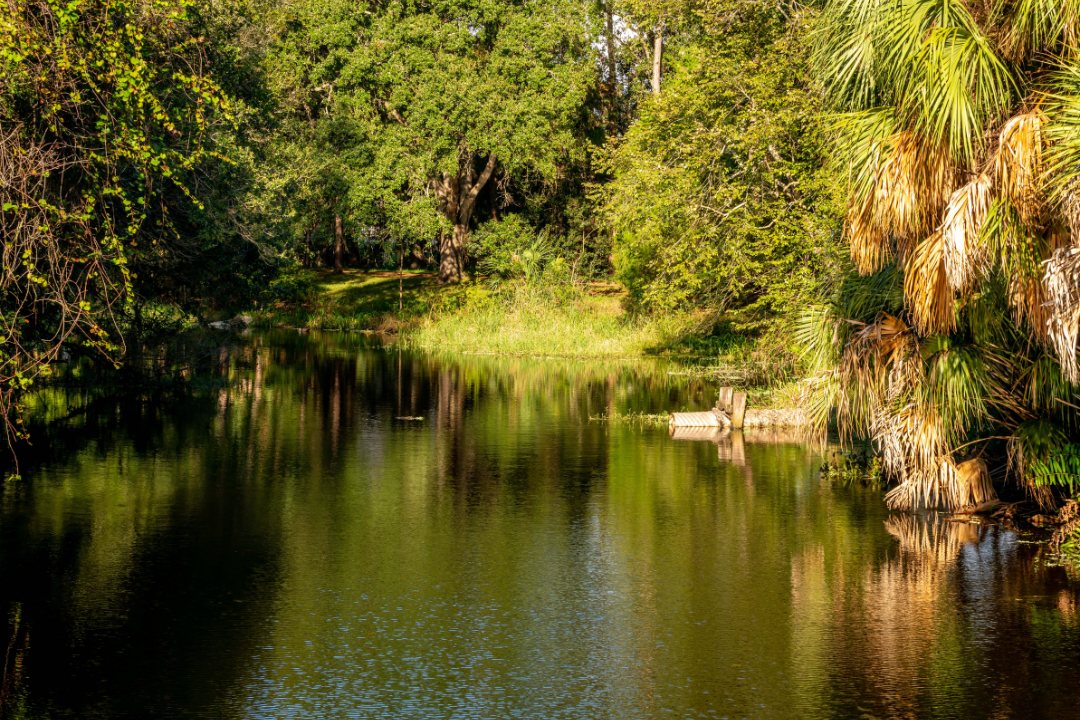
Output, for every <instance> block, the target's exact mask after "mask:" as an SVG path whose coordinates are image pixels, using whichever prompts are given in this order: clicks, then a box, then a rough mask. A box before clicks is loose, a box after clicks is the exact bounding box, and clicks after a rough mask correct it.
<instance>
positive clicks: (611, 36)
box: [604, 0, 619, 136]
mask: <svg viewBox="0 0 1080 720" xmlns="http://www.w3.org/2000/svg"><path fill="white" fill-rule="evenodd" d="M604 14H605V15H607V61H608V83H609V84H610V92H611V97H609V98H608V134H609V135H612V136H614V135H616V134H618V131H619V100H618V97H619V80H618V76H617V74H616V71H615V18H614V13H613V12H612V10H611V0H608V1H607V2H606V3H604Z"/></svg>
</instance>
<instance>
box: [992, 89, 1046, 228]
mask: <svg viewBox="0 0 1080 720" xmlns="http://www.w3.org/2000/svg"><path fill="white" fill-rule="evenodd" d="M1047 122H1048V118H1047V117H1046V115H1045V114H1043V113H1042V112H1040V111H1039V110H1034V111H1032V112H1029V113H1023V114H1021V115H1017V116H1015V117H1013V118H1011V119H1010V120H1009V121H1008V122H1007V123H1005V126H1004V127H1003V128H1002V129H1001V133H1000V135H999V143H998V151H997V155H996V157H995V158H994V163H993V169H994V180H995V184H996V185H997V191H998V193H999V194H1000V195H1001V196H1002V197H1004V198H1007V199H1008V200H1009V202H1010V203H1011V204H1012V206H1013V207H1014V208H1015V209H1016V210H1017V212H1018V213H1019V215H1020V218H1021V220H1022V221H1023V222H1024V224H1025V225H1027V226H1028V227H1034V226H1036V225H1038V224H1040V223H1041V221H1042V220H1043V219H1044V218H1045V215H1046V203H1045V200H1044V196H1043V194H1042V192H1041V191H1040V187H1039V185H1040V182H1041V178H1042V170H1043V150H1044V149H1045V148H1044V139H1043V126H1044V125H1045V124H1046V123H1047Z"/></svg>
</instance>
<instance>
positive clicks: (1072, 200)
mask: <svg viewBox="0 0 1080 720" xmlns="http://www.w3.org/2000/svg"><path fill="white" fill-rule="evenodd" d="M1078 28H1080V5H1078V4H1077V3H1075V2H1044V1H1041V0H1030V1H1029V0H1023V1H1019V2H1010V1H1006V0H998V1H997V2H991V3H988V4H986V5H980V6H975V5H966V4H960V3H955V2H951V1H949V0H920V1H918V2H909V1H907V0H905V1H904V2H891V1H885V2H883V1H881V0H836V1H834V2H832V3H830V4H829V6H828V7H827V9H826V11H825V14H824V16H823V18H822V21H821V23H820V26H819V31H818V58H817V67H818V72H819V75H820V76H821V77H822V78H823V80H824V82H825V83H826V86H827V100H828V102H829V103H830V104H831V109H832V110H833V111H834V112H835V113H836V114H835V132H834V139H835V154H836V158H837V159H838V162H837V166H838V170H840V171H842V172H844V173H845V174H846V175H847V177H848V179H849V190H848V207H847V219H846V225H845V234H846V237H847V240H848V243H849V245H850V250H851V262H852V265H853V267H852V270H851V273H850V274H849V275H848V276H847V277H845V278H843V279H842V280H841V281H839V283H838V284H837V287H836V288H835V291H834V293H833V297H832V299H831V302H829V303H828V304H827V305H824V306H822V307H820V308H817V309H816V310H814V311H813V312H811V313H809V314H808V316H807V320H806V323H805V324H804V326H803V332H804V340H805V342H806V343H807V344H808V345H809V346H810V347H811V348H812V350H813V353H814V358H815V361H816V364H817V365H818V367H819V368H820V369H821V371H822V372H821V374H820V375H819V376H818V378H817V380H816V390H817V400H818V402H819V405H818V421H819V422H821V423H825V422H826V421H827V420H828V418H829V417H830V415H829V413H830V411H831V410H835V412H836V415H837V416H838V418H839V420H840V424H841V427H842V428H843V429H844V430H845V431H848V432H855V433H869V434H871V435H872V436H873V437H874V438H875V439H876V440H877V441H878V443H879V444H880V446H881V447H882V449H883V452H884V464H885V467H886V469H887V470H888V471H890V473H891V474H892V475H893V477H895V478H896V479H898V480H899V481H900V484H899V486H898V487H897V488H896V489H895V490H893V491H892V492H891V493H890V495H889V496H888V498H887V499H888V500H889V502H890V503H891V504H892V505H894V506H897V507H902V508H914V507H917V506H920V505H923V504H929V505H934V504H945V505H946V506H949V507H954V508H955V507H960V506H968V505H979V504H981V503H983V502H985V501H987V500H990V499H992V498H993V496H994V490H993V487H992V485H991V484H990V479H989V474H988V470H989V468H988V465H987V463H986V462H985V461H984V460H983V459H982V458H981V457H980V456H981V455H983V454H984V451H985V450H986V448H988V447H990V445H989V444H990V443H993V442H1001V441H1002V440H1007V443H1008V453H1009V459H1010V468H1011V470H1012V471H1013V474H1014V475H1015V476H1016V477H1018V478H1020V479H1021V480H1022V481H1023V482H1024V484H1025V486H1026V487H1027V489H1028V490H1029V492H1030V493H1031V494H1032V496H1033V497H1034V498H1035V499H1037V500H1038V501H1039V502H1040V503H1043V504H1044V505H1049V504H1050V503H1051V502H1052V500H1053V495H1052V492H1051V488H1052V487H1054V486H1058V487H1062V488H1064V489H1066V490H1067V491H1071V488H1072V482H1071V480H1069V479H1067V473H1066V472H1064V470H1063V468H1067V467H1070V465H1069V464H1068V462H1065V460H1063V459H1061V458H1055V457H1054V456H1055V454H1056V453H1060V452H1063V451H1064V452H1066V453H1067V452H1068V449H1069V441H1070V440H1071V439H1075V434H1076V432H1077V428H1078V427H1080V416H1078V415H1077V407H1076V405H1075V404H1074V403H1073V399H1074V394H1075V390H1076V383H1077V382H1078V381H1080V371H1078V369H1077V368H1078V366H1077V359H1076V350H1077V348H1076V340H1077V321H1078V319H1080V313H1078V308H1080V295H1078V287H1080V286H1078V282H1077V281H1078V279H1080V276H1078V274H1077V268H1078V262H1080V252H1078V251H1077V249H1076V247H1075V244H1076V243H1077V241H1078V240H1080V235H1078V233H1080V223H1078V219H1080V216H1078V215H1077V208H1078V207H1080V206H1078V204H1077V203H1078V199H1077V195H1076V188H1077V185H1076V174H1077V168H1078V167H1080V164H1078V161H1080V144H1078V138H1080V134H1078V133H1077V130H1078V129H1080V128H1078V127H1077V122H1078V120H1080V83H1078V78H1080V65H1078V64H1077V63H1078V59H1080V58H1078V55H1077V29H1078Z"/></svg>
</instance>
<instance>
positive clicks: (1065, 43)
mask: <svg viewBox="0 0 1080 720" xmlns="http://www.w3.org/2000/svg"><path fill="white" fill-rule="evenodd" d="M993 21H994V22H995V24H997V23H1000V24H1001V25H1002V26H1003V32H1002V36H1001V49H1002V52H1003V53H1004V54H1005V55H1006V56H1007V57H1009V58H1011V59H1012V60H1015V61H1017V62H1020V61H1024V60H1029V59H1030V58H1032V57H1033V56H1034V55H1035V54H1036V53H1038V52H1040V51H1041V52H1047V51H1054V50H1055V49H1060V50H1061V51H1064V52H1073V53H1075V52H1076V47H1077V40H1078V37H1077V34H1078V31H1080V0H999V2H998V3H997V7H996V8H995V13H994V18H993Z"/></svg>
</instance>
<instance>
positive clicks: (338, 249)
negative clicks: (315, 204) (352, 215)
mask: <svg viewBox="0 0 1080 720" xmlns="http://www.w3.org/2000/svg"><path fill="white" fill-rule="evenodd" d="M344 249H345V233H344V231H342V229H341V216H340V215H335V216H334V272H335V273H343V272H345V268H344V266H343V265H342V263H341V255H342V252H343V251H344Z"/></svg>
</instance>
